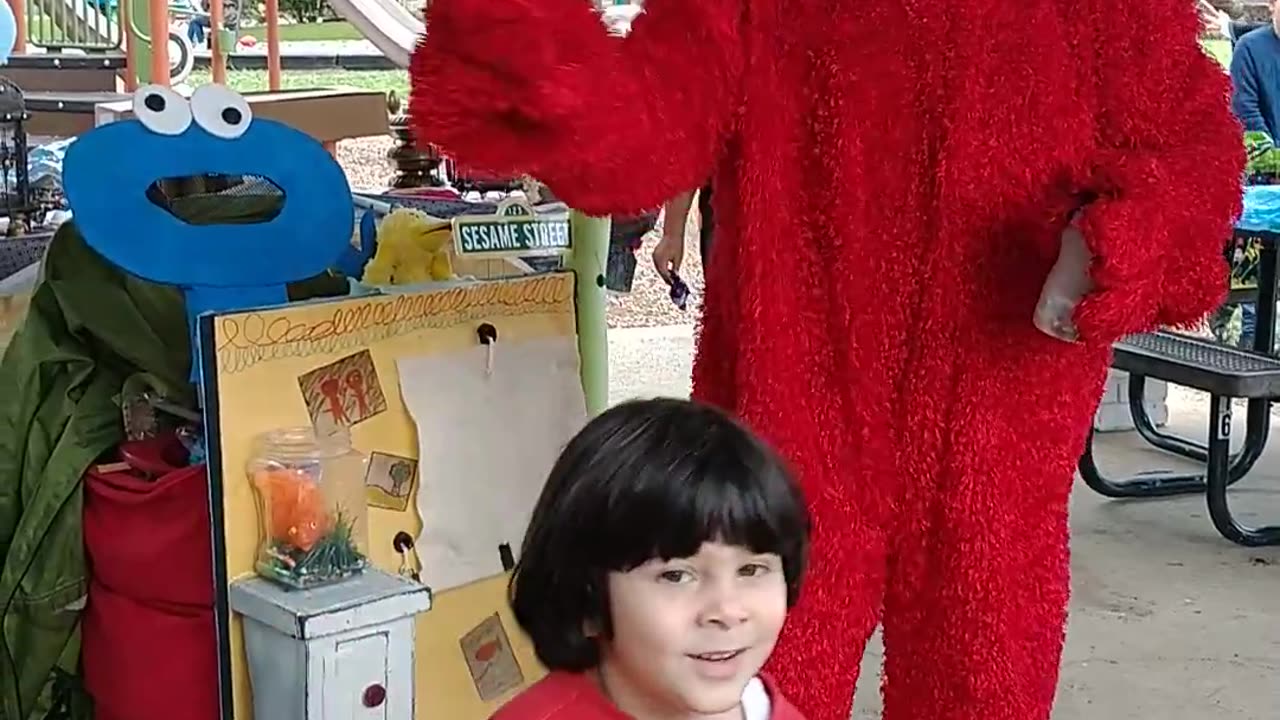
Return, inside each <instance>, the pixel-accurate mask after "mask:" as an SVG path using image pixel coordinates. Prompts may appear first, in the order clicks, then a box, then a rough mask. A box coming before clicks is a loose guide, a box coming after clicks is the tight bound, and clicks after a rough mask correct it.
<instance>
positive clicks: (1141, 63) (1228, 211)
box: [1076, 0, 1245, 342]
mask: <svg viewBox="0 0 1280 720" xmlns="http://www.w3.org/2000/svg"><path fill="white" fill-rule="evenodd" d="M1091 5H1093V6H1094V8H1093V12H1092V13H1090V14H1091V15H1092V17H1094V18H1097V22H1096V23H1095V25H1094V28H1093V33H1092V34H1093V37H1092V47H1093V51H1094V52H1096V53H1097V54H1098V55H1097V57H1099V62H1098V64H1097V67H1098V77H1097V92H1098V95H1097V98H1096V101H1097V105H1096V107H1097V141H1098V147H1097V148H1096V152H1095V157H1094V158H1093V159H1092V162H1091V166H1090V179H1089V182H1088V185H1089V186H1090V187H1089V190H1091V191H1092V192H1094V193H1096V194H1097V198H1096V199H1095V200H1094V201H1093V202H1092V203H1090V204H1089V205H1088V206H1086V208H1085V209H1084V211H1083V213H1082V215H1081V221H1082V230H1083V232H1084V235H1085V238H1086V240H1087V242H1088V244H1089V246H1090V249H1091V250H1092V251H1093V253H1094V256H1095V261H1094V265H1093V267H1092V269H1091V273H1092V276H1093V280H1094V283H1095V287H1096V291H1095V293H1094V294H1093V295H1091V296H1089V297H1086V298H1085V300H1084V302H1082V303H1081V305H1080V307H1079V309H1078V312H1077V315H1076V323H1077V326H1078V328H1079V330H1080V335H1081V337H1082V339H1084V340H1086V341H1092V342H1111V341H1113V340H1115V339H1116V338H1118V337H1121V336H1123V335H1126V334H1129V333H1133V332H1140V331H1145V330H1150V329H1152V328H1153V327H1155V326H1157V325H1174V326H1178V325H1183V326H1185V325H1189V324H1192V323H1195V322H1198V321H1199V320H1201V319H1202V318H1203V317H1204V316H1205V315H1206V314H1207V313H1209V312H1210V311H1212V310H1213V309H1214V308H1215V307H1216V306H1217V305H1218V304H1220V303H1221V302H1222V301H1223V299H1224V294H1225V291H1226V286H1227V267H1226V264H1225V260H1224V250H1225V247H1226V244H1227V241H1228V240H1229V238H1230V237H1231V227H1232V224H1233V222H1234V220H1235V218H1236V216H1237V215H1238V213H1239V209H1240V201H1241V192H1242V188H1241V183H1242V178H1243V172H1244V162H1245V157H1244V145H1243V135H1242V130H1241V128H1240V125H1239V123H1238V122H1237V121H1236V120H1235V118H1234V116H1233V115H1232V114H1231V110H1230V105H1229V101H1230V80H1229V79H1228V77H1227V75H1226V74H1225V73H1224V72H1223V70H1222V68H1221V66H1219V65H1218V64H1217V63H1216V62H1215V61H1214V60H1213V59H1211V58H1209V57H1208V56H1207V55H1206V54H1205V53H1204V51H1202V50H1201V48H1200V46H1199V42H1198V40H1197V35H1198V31H1199V24H1198V23H1199V20H1198V18H1197V16H1196V10H1195V8H1194V3H1191V2H1188V1H1187V0H1134V2H1129V3H1122V5H1123V6H1124V9H1125V10H1127V11H1129V12H1130V13H1132V14H1133V16H1134V17H1131V18H1126V19H1124V20H1118V18H1119V15H1117V12H1118V11H1117V9H1116V7H1115V4H1114V3H1111V2H1094V3H1091ZM1100 6H1106V8H1107V9H1108V11H1107V12H1101V7H1100ZM1077 7H1078V6H1077Z"/></svg>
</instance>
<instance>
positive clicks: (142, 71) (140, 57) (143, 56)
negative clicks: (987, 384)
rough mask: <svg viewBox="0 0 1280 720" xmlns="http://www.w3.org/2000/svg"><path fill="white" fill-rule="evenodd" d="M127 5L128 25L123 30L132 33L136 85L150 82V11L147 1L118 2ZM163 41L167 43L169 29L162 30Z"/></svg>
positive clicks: (129, 0)
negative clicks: (136, 77)
mask: <svg viewBox="0 0 1280 720" xmlns="http://www.w3.org/2000/svg"><path fill="white" fill-rule="evenodd" d="M120 1H121V2H127V3H129V25H130V27H126V28H125V29H124V31H125V32H127V33H133V63H134V65H133V67H134V70H136V71H137V74H138V85H146V84H147V83H149V82H152V77H151V42H150V40H148V39H147V38H149V37H151V35H152V32H151V10H150V8H149V7H147V0H120ZM162 30H163V31H164V41H165V42H169V28H162Z"/></svg>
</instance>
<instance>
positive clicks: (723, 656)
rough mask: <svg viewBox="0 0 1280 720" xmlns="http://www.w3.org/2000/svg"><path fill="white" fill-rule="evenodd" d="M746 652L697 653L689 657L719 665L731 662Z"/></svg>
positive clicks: (744, 650) (741, 650)
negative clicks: (719, 663)
mask: <svg viewBox="0 0 1280 720" xmlns="http://www.w3.org/2000/svg"><path fill="white" fill-rule="evenodd" d="M744 652H746V648H738V649H737V650H721V651H718V652H707V653H696V654H691V655H689V657H691V658H693V659H694V660H700V661H702V662H717V663H718V662H727V661H729V660H732V659H734V658H736V657H738V656H739V655H741V654H742V653H744Z"/></svg>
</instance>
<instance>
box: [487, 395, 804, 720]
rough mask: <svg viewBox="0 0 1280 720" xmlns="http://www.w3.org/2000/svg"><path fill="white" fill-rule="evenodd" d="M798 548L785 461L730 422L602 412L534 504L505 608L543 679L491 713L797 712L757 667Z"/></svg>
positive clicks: (785, 601)
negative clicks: (531, 650)
mask: <svg viewBox="0 0 1280 720" xmlns="http://www.w3.org/2000/svg"><path fill="white" fill-rule="evenodd" d="M808 543H809V519H808V515H807V514H806V511H805V508H804V504H803V500H802V498H801V496H800V494H799V491H798V489H797V488H796V487H795V486H794V485H793V483H792V480H791V477H790V475H789V473H788V471H787V470H786V468H785V467H784V466H783V464H782V463H781V462H780V461H779V459H778V458H777V456H775V455H774V453H773V452H772V451H771V450H770V449H769V448H767V447H765V445H764V444H763V443H761V442H760V441H759V440H757V439H756V438H755V437H754V436H752V435H751V434H750V433H749V432H748V431H747V430H745V429H744V428H742V427H741V426H739V425H738V424H737V423H735V422H734V421H732V420H730V419H729V418H728V417H726V416H725V415H723V414H721V413H720V412H718V411H716V410H714V409H711V408H709V407H706V406H702V405H699V404H695V403H692V402H688V401H684V400H674V399H659V400H644V401H633V402H628V403H625V404H622V405H618V406H615V407H613V408H612V409H610V410H608V411H607V412H605V413H603V414H602V415H600V416H599V417H597V418H595V419H594V420H592V421H591V422H590V423H588V424H587V426H586V427H585V428H584V429H583V430H582V431H581V432H580V433H579V434H578V435H577V436H576V437H575V438H574V439H573V440H571V441H570V442H569V444H568V446H567V447H566V448H565V450H564V452H563V453H562V454H561V456H560V459H559V460H558V461H557V462H556V466H555V467H554V468H553V469H552V471H551V476H550V478H548V480H547V484H546V487H545V488H543V491H542V496H541V497H540V498H539V500H538V504H537V507H535V508H534V511H533V517H532V519H531V521H530V523H529V530H528V532H527V533H526V535H525V538H524V547H523V550H522V552H521V557H520V561H519V563H518V564H517V565H516V568H515V573H514V575H513V576H512V580H511V588H510V590H511V593H510V594H511V606H512V609H513V611H514V613H515V617H516V621H517V622H518V623H519V624H520V627H521V628H523V629H524V631H525V632H526V633H527V634H528V635H529V637H530V638H531V639H532V641H533V645H534V649H535V651H536V653H537V655H538V659H539V660H540V661H541V662H542V664H543V665H545V666H546V667H547V669H548V670H550V673H549V674H548V675H547V677H545V678H543V679H542V680H541V681H539V682H538V683H536V684H534V685H533V686H532V687H530V688H528V689H527V690H525V691H524V692H523V693H521V694H520V695H519V696H517V697H516V698H515V699H513V700H512V701H511V702H509V703H508V704H507V705H505V706H504V707H502V708H500V709H499V710H498V712H497V713H496V714H495V715H494V716H493V718H492V720H628V719H633V720H658V719H661V720H803V719H802V717H801V715H800V713H799V711H797V710H796V709H795V708H794V707H793V706H792V705H791V704H790V703H789V702H787V700H786V699H785V698H783V697H782V696H781V695H780V694H779V693H778V691H777V689H776V688H774V687H773V685H772V684H771V683H770V681H769V679H768V678H767V677H763V676H761V675H760V674H759V673H760V668H761V666H762V665H763V664H764V662H765V660H766V659H767V658H768V657H769V653H770V652H771V651H772V649H773V646H774V643H775V642H776V641H777V638H778V632H779V630H781V628H782V623H783V620H784V619H785V617H786V614H787V610H788V608H789V607H791V605H793V604H794V603H795V601H796V596H797V593H798V592H799V590H800V578H801V575H802V574H803V571H804V565H805V559H806V553H807V551H808ZM815 661H820V658H815Z"/></svg>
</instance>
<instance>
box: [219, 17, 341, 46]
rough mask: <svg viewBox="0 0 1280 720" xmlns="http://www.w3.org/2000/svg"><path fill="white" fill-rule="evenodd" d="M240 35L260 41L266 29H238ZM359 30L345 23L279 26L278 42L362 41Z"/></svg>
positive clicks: (258, 27)
mask: <svg viewBox="0 0 1280 720" xmlns="http://www.w3.org/2000/svg"><path fill="white" fill-rule="evenodd" d="M240 35H241V36H244V35H252V36H254V37H256V38H258V40H260V41H264V42H265V41H266V39H267V27H266V26H265V25H254V26H248V27H242V28H240ZM363 39H364V36H363V35H361V34H360V31H359V30H356V29H355V28H354V27H352V25H351V23H349V22H346V21H337V20H335V21H333V22H323V23H310V24H307V25H284V24H282V25H280V42H300V41H306V40H313V41H314V40H363Z"/></svg>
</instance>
